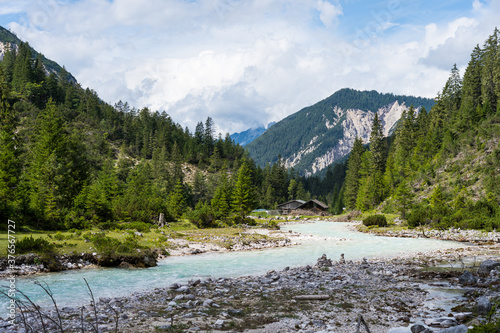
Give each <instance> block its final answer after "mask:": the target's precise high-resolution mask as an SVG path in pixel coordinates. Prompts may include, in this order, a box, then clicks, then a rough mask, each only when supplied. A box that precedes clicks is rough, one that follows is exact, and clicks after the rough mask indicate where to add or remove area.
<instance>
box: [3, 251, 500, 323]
mask: <svg viewBox="0 0 500 333" xmlns="http://www.w3.org/2000/svg"><path fill="white" fill-rule="evenodd" d="M464 251H465V250H464ZM464 251H457V250H442V251H435V252H429V253H419V254H415V255H412V256H411V258H410V257H399V258H393V259H373V260H362V261H356V262H352V261H349V260H348V254H346V256H345V258H337V260H331V259H328V258H326V256H324V257H322V258H320V259H318V261H317V262H316V263H311V265H308V266H301V267H296V268H285V269H284V270H281V271H269V272H268V273H267V274H264V275H260V276H246V277H240V278H217V279H211V278H208V279H205V280H195V281H190V282H189V283H186V284H184V285H181V284H180V283H174V284H172V285H171V286H170V287H168V288H157V289H154V290H151V291H147V292H139V293H134V294H132V295H130V296H127V297H118V298H100V299H99V300H98V302H97V305H98V306H97V317H96V315H95V312H94V308H93V307H92V306H91V305H90V304H88V305H87V306H85V307H84V308H76V307H64V308H62V309H60V314H61V320H62V323H63V328H64V329H65V331H67V332H77V331H81V325H82V322H83V323H84V324H83V325H84V326H85V327H84V328H85V330H86V331H88V330H90V329H91V325H95V326H98V327H99V330H100V331H102V332H107V331H114V329H115V327H118V331H120V332H139V331H140V332H161V331H168V332H200V331H201V332H222V331H231V332H253V333H258V332H262V333H263V332H302V333H305V332H320V331H321V332H339V333H341V332H354V331H356V327H357V325H358V322H359V320H360V318H361V317H362V319H363V321H364V322H366V324H367V325H368V326H369V329H370V331H371V332H395V333H396V332H398V333H400V332H401V333H402V332H410V329H409V327H411V326H416V325H420V326H421V327H422V329H424V328H427V329H429V331H428V332H439V331H441V330H443V329H446V328H449V327H455V329H456V331H454V332H465V331H463V330H462V331H460V330H459V329H463V328H464V327H469V326H476V325H479V324H481V323H484V322H485V321H486V313H485V310H487V309H488V308H489V307H491V305H492V303H494V302H495V297H498V292H499V286H500V267H499V266H500V263H498V262H497V265H496V266H495V265H489V266H488V268H484V267H483V266H480V265H479V262H475V263H473V264H472V267H466V265H468V264H464V266H463V267H462V266H461V263H469V262H471V261H470V259H472V258H474V257H475V258H481V260H482V261H484V260H486V259H490V263H491V262H492V261H491V259H493V260H498V259H499V258H498V255H499V252H498V248H496V247H495V246H484V247H470V248H467V252H464ZM457 253H462V254H467V256H465V255H464V256H457ZM470 256H472V257H470ZM457 258H459V259H461V261H460V260H456V259H457ZM434 263H436V264H434ZM438 263H439V264H440V266H436V265H437V264H438ZM443 263H447V264H445V265H444V266H443ZM422 267H423V268H422ZM485 267H486V266H485ZM466 270H468V271H470V272H471V275H472V276H473V278H472V279H471V278H470V276H469V279H468V280H467V282H466V283H464V281H465V280H464V278H463V275H464V272H465V271H466ZM430 287H433V288H436V287H438V288H442V289H449V288H451V289H454V290H458V291H459V292H461V293H464V294H465V296H464V297H463V298H460V297H459V298H457V299H456V300H455V303H454V304H453V305H452V306H450V307H449V309H445V308H446V307H444V306H442V301H441V300H439V299H438V300H436V295H433V293H432V292H429V289H428V288H430ZM311 295H315V296H311ZM440 296H442V295H440ZM478 304H479V307H478ZM451 308H453V309H451ZM478 310H479V312H478ZM486 312H487V311H486ZM82 313H83V320H82V317H81V316H82ZM47 315H49V316H51V317H52V318H57V314H56V313H55V311H50V310H48V312H47ZM497 315H498V313H497ZM35 321H36V320H32V321H31V322H30V323H31V324H34V322H35ZM57 322H58V321H57V320H56V321H55V323H57ZM55 323H52V322H47V325H48V327H50V328H51V329H53V330H55V329H57V324H55ZM464 324H465V325H466V326H459V325H464ZM2 325H6V324H5V322H1V321H0V327H2ZM420 326H419V328H420ZM3 327H4V331H5V332H9V333H10V332H17V330H18V329H20V328H21V325H20V324H18V325H15V326H3ZM391 329H392V331H391ZM418 332H420V331H418Z"/></svg>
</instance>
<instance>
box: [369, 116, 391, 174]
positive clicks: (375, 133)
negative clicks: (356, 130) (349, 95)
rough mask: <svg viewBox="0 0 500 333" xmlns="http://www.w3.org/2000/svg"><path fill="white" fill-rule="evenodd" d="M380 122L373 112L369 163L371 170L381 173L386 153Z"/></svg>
mask: <svg viewBox="0 0 500 333" xmlns="http://www.w3.org/2000/svg"><path fill="white" fill-rule="evenodd" d="M382 130H383V129H382V124H381V123H380V121H379V119H378V114H377V113H375V116H374V117H373V123H372V131H371V134H370V151H371V164H372V168H373V169H372V170H373V172H377V173H379V174H382V173H383V172H384V169H385V159H386V155H387V143H386V142H385V140H384V134H383V132H382Z"/></svg>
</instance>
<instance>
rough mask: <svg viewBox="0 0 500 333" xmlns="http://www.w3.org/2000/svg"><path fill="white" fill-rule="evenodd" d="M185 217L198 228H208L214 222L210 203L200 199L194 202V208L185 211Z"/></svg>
mask: <svg viewBox="0 0 500 333" xmlns="http://www.w3.org/2000/svg"><path fill="white" fill-rule="evenodd" d="M187 219H188V220H189V221H191V222H192V223H194V224H195V225H196V226H197V227H198V228H210V227H213V226H214V224H215V217H214V214H213V213H212V209H211V208H210V205H209V204H208V203H202V202H201V201H200V202H198V203H197V204H196V207H195V209H194V210H192V211H189V212H188V213H187Z"/></svg>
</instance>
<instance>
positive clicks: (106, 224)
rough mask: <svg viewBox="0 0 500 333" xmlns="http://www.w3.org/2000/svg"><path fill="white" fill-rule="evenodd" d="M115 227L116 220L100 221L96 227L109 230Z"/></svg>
mask: <svg viewBox="0 0 500 333" xmlns="http://www.w3.org/2000/svg"><path fill="white" fill-rule="evenodd" d="M116 227H117V224H116V222H111V221H106V222H101V223H99V224H98V225H97V228H99V229H100V230H111V229H114V228H116Z"/></svg>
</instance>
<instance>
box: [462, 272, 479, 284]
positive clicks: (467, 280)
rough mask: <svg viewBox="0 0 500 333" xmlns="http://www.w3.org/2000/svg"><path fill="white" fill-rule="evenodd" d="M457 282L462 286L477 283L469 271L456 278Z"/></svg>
mask: <svg viewBox="0 0 500 333" xmlns="http://www.w3.org/2000/svg"><path fill="white" fill-rule="evenodd" d="M458 282H460V284H462V285H464V286H472V285H475V284H476V283H477V279H476V277H475V276H474V275H473V274H472V273H471V272H469V271H465V272H464V273H463V274H462V275H460V277H459V278H458Z"/></svg>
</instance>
